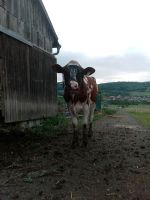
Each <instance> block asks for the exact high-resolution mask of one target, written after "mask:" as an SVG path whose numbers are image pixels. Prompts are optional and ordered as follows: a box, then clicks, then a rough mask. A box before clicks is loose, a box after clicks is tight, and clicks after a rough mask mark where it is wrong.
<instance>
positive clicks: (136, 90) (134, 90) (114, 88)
mask: <svg viewBox="0 0 150 200" xmlns="http://www.w3.org/2000/svg"><path fill="white" fill-rule="evenodd" d="M99 87H100V88H101V91H102V94H103V95H107V96H117V95H121V96H150V82H112V83H103V84H99Z"/></svg>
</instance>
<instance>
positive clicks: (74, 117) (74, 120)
mask: <svg viewBox="0 0 150 200" xmlns="http://www.w3.org/2000/svg"><path fill="white" fill-rule="evenodd" d="M72 123H73V125H74V127H75V128H77V126H78V119H77V117H76V116H72Z"/></svg>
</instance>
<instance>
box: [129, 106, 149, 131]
mask: <svg viewBox="0 0 150 200" xmlns="http://www.w3.org/2000/svg"><path fill="white" fill-rule="evenodd" d="M125 110H126V111H127V112H128V113H130V114H131V115H132V116H133V117H134V118H135V119H136V120H137V121H138V122H139V123H140V124H142V125H143V126H144V127H146V128H150V105H131V106H128V107H126V108H125Z"/></svg>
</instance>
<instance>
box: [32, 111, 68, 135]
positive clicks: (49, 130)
mask: <svg viewBox="0 0 150 200" xmlns="http://www.w3.org/2000/svg"><path fill="white" fill-rule="evenodd" d="M68 124H69V120H68V119H67V118H66V117H65V116H63V115H58V116H55V117H49V118H48V119H46V120H43V122H42V123H41V125H40V126H39V127H36V128H33V131H34V132H35V133H39V134H46V135H51V136H55V135H58V134H59V133H61V132H62V131H65V130H66V128H67V126H68Z"/></svg>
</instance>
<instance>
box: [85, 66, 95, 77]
mask: <svg viewBox="0 0 150 200" xmlns="http://www.w3.org/2000/svg"><path fill="white" fill-rule="evenodd" d="M94 72H95V69H94V68H93V67H87V68H85V69H84V70H83V73H84V75H86V76H89V75H91V74H93V73H94Z"/></svg>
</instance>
